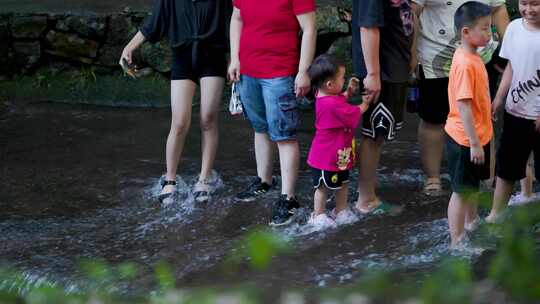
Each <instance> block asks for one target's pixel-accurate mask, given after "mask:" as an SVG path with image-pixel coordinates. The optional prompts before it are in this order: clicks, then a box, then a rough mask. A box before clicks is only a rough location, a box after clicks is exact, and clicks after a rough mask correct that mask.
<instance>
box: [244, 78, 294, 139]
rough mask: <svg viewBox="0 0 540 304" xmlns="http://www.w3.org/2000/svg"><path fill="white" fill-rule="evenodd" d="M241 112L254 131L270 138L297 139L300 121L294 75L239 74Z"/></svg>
mask: <svg viewBox="0 0 540 304" xmlns="http://www.w3.org/2000/svg"><path fill="white" fill-rule="evenodd" d="M239 93H240V100H241V102H242V106H243V107H244V116H245V118H246V119H247V120H248V121H249V123H250V124H251V126H252V127H253V129H254V130H255V132H257V133H268V135H269V136H270V139H271V140H272V141H284V140H292V139H296V129H297V128H298V125H299V123H300V119H299V116H298V110H297V106H298V102H297V99H296V95H295V94H294V77H293V76H287V77H277V78H254V77H250V76H247V75H242V77H241V80H240V85H239Z"/></svg>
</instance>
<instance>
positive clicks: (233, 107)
mask: <svg viewBox="0 0 540 304" xmlns="http://www.w3.org/2000/svg"><path fill="white" fill-rule="evenodd" d="M229 112H231V115H240V114H242V112H243V108H242V102H241V101H240V94H238V87H237V83H236V82H233V84H232V86H231V100H230V101H229Z"/></svg>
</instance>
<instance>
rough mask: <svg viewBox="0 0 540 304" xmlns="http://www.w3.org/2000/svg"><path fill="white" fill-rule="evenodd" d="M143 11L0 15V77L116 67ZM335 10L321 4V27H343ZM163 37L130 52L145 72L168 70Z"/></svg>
mask: <svg viewBox="0 0 540 304" xmlns="http://www.w3.org/2000/svg"><path fill="white" fill-rule="evenodd" d="M147 14H148V13H147V12H131V11H130V10H129V8H127V9H126V10H125V11H124V12H123V13H117V14H112V15H108V16H104V15H73V14H69V13H65V14H58V13H50V14H17V13H13V14H1V15H0V41H2V44H0V77H2V78H4V79H6V78H13V77H14V76H16V75H31V74H34V73H35V72H36V71H37V70H39V69H40V68H42V67H44V66H45V67H47V66H48V67H50V68H51V69H53V70H57V69H65V68H67V67H69V66H71V67H81V66H85V67H89V66H90V67H92V68H93V69H95V70H97V71H98V72H99V73H108V72H110V73H113V72H114V70H118V69H119V68H118V59H119V57H120V54H121V52H122V49H123V47H124V46H125V45H126V44H127V43H128V42H129V40H130V39H131V37H133V35H134V34H135V33H136V32H137V29H138V27H139V26H140V24H141V23H142V22H143V20H144V18H145V17H146V16H147ZM337 16H338V14H337V9H336V8H335V7H330V6H327V7H325V8H321V9H320V10H319V14H318V18H317V20H318V22H319V28H320V29H321V31H322V32H328V31H347V26H346V24H344V23H341V22H340V21H339V19H338V17H337ZM170 55H171V54H170V49H169V47H168V42H167V41H161V42H160V43H157V44H149V43H145V44H144V45H143V46H142V47H141V48H140V50H139V51H138V52H137V53H136V54H135V58H134V60H135V62H136V63H137V65H139V66H142V67H148V68H150V69H151V70H149V71H148V72H147V73H146V74H150V73H151V72H154V71H155V72H159V73H162V74H166V73H168V72H169V71H170V62H171V60H170Z"/></svg>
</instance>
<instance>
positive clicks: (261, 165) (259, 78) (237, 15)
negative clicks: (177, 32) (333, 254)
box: [228, 0, 317, 225]
mask: <svg viewBox="0 0 540 304" xmlns="http://www.w3.org/2000/svg"><path fill="white" fill-rule="evenodd" d="M233 4H234V9H233V16H232V19H231V29H230V37H231V38H230V39H231V43H230V44H231V64H230V66H229V71H228V74H229V78H230V79H231V80H232V81H235V82H239V92H240V99H241V101H242V105H243V107H244V113H245V116H246V118H247V120H248V121H249V122H250V124H251V126H252V127H253V129H254V131H255V156H256V161H257V176H258V177H257V178H256V180H255V181H254V182H253V183H252V184H251V185H249V186H247V189H246V190H245V191H243V192H241V193H238V194H237V196H236V198H237V199H238V200H241V201H252V200H255V199H256V198H257V197H258V196H260V195H263V194H265V193H266V192H268V190H270V188H272V187H273V185H274V183H273V180H272V165H273V161H274V157H273V155H274V146H275V145H276V144H277V147H278V150H279V157H280V165H281V178H282V190H281V194H282V195H281V196H280V199H279V201H278V202H277V204H275V206H274V211H273V215H272V223H271V224H274V225H284V224H287V223H288V222H290V220H291V217H292V215H293V214H294V211H295V210H296V208H298V207H299V204H298V202H297V200H296V199H295V185H296V180H297V177H298V166H299V162H300V152H299V147H298V142H297V140H296V128H297V127H298V123H299V120H298V113H297V110H296V107H297V101H296V98H297V97H299V96H302V95H304V94H306V93H307V92H308V90H309V88H310V80H309V77H308V76H307V69H308V67H309V65H310V63H311V61H312V60H313V55H314V52H315V40H316V34H317V33H316V26H315V9H316V5H315V1H314V0H272V1H260V0H234V1H233ZM300 30H302V33H303V34H302V42H301V44H299V43H298V42H299V36H298V33H299V32H300ZM299 45H300V47H299Z"/></svg>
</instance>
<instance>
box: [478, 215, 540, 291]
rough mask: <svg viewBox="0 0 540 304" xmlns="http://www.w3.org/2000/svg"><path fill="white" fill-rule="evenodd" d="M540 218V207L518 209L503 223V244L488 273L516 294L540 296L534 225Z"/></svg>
mask: <svg viewBox="0 0 540 304" xmlns="http://www.w3.org/2000/svg"><path fill="white" fill-rule="evenodd" d="M538 222H540V208H539V207H538V206H528V207H524V208H519V209H517V210H516V211H515V212H514V213H513V216H512V218H511V221H509V222H508V223H506V225H505V226H504V227H503V238H502V242H501V245H500V248H499V250H498V252H497V255H496V257H495V259H494V260H493V262H492V264H491V267H490V273H489V277H490V278H491V279H493V280H494V281H495V282H498V283H499V284H500V285H501V286H502V287H503V288H504V289H505V290H508V291H509V292H510V293H511V294H512V295H513V296H514V297H516V298H523V299H538V300H540V271H539V270H540V260H539V254H538V251H537V250H538V244H537V243H536V241H535V240H534V238H533V235H534V232H533V231H531V227H533V225H534V224H536V223H538Z"/></svg>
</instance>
